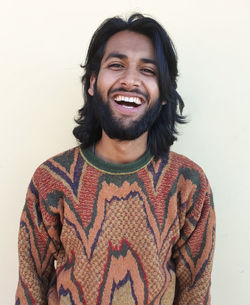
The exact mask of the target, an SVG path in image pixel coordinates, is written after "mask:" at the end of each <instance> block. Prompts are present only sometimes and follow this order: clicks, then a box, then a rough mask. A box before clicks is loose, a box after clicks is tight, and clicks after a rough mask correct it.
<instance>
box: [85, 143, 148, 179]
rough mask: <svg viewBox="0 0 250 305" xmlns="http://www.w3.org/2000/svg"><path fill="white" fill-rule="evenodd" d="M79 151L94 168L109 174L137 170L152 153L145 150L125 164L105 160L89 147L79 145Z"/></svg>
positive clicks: (146, 162) (146, 161)
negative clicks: (137, 157) (135, 158)
mask: <svg viewBox="0 0 250 305" xmlns="http://www.w3.org/2000/svg"><path fill="white" fill-rule="evenodd" d="M80 152H81V155H82V157H83V158H84V159H85V161H86V162H87V163H88V164H90V165H91V166H93V167H94V168H96V169H98V170H101V171H103V172H106V173H110V174H118V175H119V174H120V175H122V174H129V173H133V172H136V171H138V170H139V169H141V168H142V167H144V166H145V165H147V164H148V163H149V162H150V161H151V160H152V158H153V157H152V155H151V153H150V151H149V150H147V151H146V152H145V153H144V154H143V155H142V156H141V157H140V158H139V159H137V160H136V161H134V162H131V163H126V164H117V163H111V162H106V161H104V160H103V159H101V158H99V157H98V156H96V155H95V154H94V153H93V151H92V149H91V147H88V148H83V147H82V146H80Z"/></svg>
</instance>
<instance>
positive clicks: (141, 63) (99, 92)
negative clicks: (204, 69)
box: [88, 31, 161, 139]
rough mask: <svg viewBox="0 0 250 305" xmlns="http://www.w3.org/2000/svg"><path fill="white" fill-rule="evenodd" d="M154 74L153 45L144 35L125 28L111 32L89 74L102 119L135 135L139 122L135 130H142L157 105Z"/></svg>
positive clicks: (156, 80) (154, 114) (155, 75)
mask: <svg viewBox="0 0 250 305" xmlns="http://www.w3.org/2000/svg"><path fill="white" fill-rule="evenodd" d="M157 74H158V71H157V66H156V63H155V54H154V48H153V45H152V42H151V40H150V39H149V38H148V37H146V36H144V35H142V34H139V33H134V32H129V31H121V32H118V33H116V34H114V35H113V36H112V37H111V38H110V39H109V40H108V42H107V44H106V48H105V52H104V56H103V59H102V61H101V65H100V70H99V74H98V77H97V78H96V77H95V76H94V75H93V76H92V77H91V80H90V88H89V90H88V92H89V94H90V95H92V96H94V98H95V100H97V101H99V102H100V103H104V105H103V106H102V105H99V106H100V107H101V108H99V106H97V107H98V112H99V113H100V112H101V116H103V112H104V113H105V115H106V118H104V117H103V118H102V120H105V119H106V120H108V121H109V119H112V124H115V125H116V126H113V127H116V128H115V129H117V128H118V127H119V128H122V129H123V131H124V132H125V131H129V129H132V130H131V132H132V133H133V132H134V133H135V136H136V137H138V131H137V129H138V127H139V125H138V124H139V123H143V128H140V129H141V130H140V132H139V133H140V134H141V133H143V132H145V131H146V130H147V129H148V127H150V126H146V125H152V123H153V122H152V116H154V120H155V116H156V115H158V113H159V111H160V108H161V103H160V102H159V87H158V77H157ZM107 115H108V117H107ZM110 116H111V117H110ZM109 123H110V122H109ZM101 125H102V124H101ZM102 127H103V126H102ZM140 127H141V124H140ZM103 129H104V130H105V128H103ZM105 131H106V130H105ZM131 132H130V136H129V137H127V138H129V139H131V138H132V135H131ZM106 133H107V132H106ZM111 137H113V138H114V137H117V136H114V135H113V136H111Z"/></svg>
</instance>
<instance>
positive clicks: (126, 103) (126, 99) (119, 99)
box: [114, 95, 142, 108]
mask: <svg viewBox="0 0 250 305" xmlns="http://www.w3.org/2000/svg"><path fill="white" fill-rule="evenodd" d="M114 101H115V102H116V103H117V104H119V105H121V106H123V107H125V108H134V107H138V106H140V105H142V100H141V98H139V97H137V96H123V95H116V96H115V97H114Z"/></svg>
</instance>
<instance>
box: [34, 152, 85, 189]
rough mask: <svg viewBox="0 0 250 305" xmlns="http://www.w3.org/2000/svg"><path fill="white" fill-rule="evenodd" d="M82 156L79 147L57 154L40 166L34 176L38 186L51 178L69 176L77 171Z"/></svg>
mask: <svg viewBox="0 0 250 305" xmlns="http://www.w3.org/2000/svg"><path fill="white" fill-rule="evenodd" d="M79 158H81V156H80V148H79V146H77V147H73V148H71V149H68V150H66V151H64V152H61V153H59V154H56V155H54V156H52V157H51V158H49V159H47V160H46V161H44V162H43V163H42V164H40V165H39V166H38V167H37V168H36V170H35V172H34V175H33V180H34V182H36V184H39V182H43V183H44V182H46V181H47V180H48V179H49V178H50V177H56V176H57V177H58V176H62V177H63V176H69V175H70V173H72V172H74V171H75V167H76V165H77V163H78V160H79Z"/></svg>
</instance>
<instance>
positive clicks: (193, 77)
mask: <svg viewBox="0 0 250 305" xmlns="http://www.w3.org/2000/svg"><path fill="white" fill-rule="evenodd" d="M134 11H140V12H142V13H146V14H150V15H152V16H153V17H154V18H156V19H157V20H158V21H159V22H161V23H162V25H163V26H164V27H165V28H166V29H167V31H168V32H169V34H170V36H171V37H172V39H173V41H174V43H175V46H176V49H177V52H178V55H179V74H180V77H179V82H178V84H179V86H178V91H179V93H180V94H181V95H182V97H183V99H184V101H185V103H186V108H185V114H187V115H188V116H189V120H190V123H189V124H188V125H186V126H184V127H182V128H181V136H180V137H179V141H178V143H177V144H175V145H174V147H173V150H175V151H177V152H179V153H182V154H185V155H186V156H188V157H189V158H191V159H193V160H194V161H195V162H197V163H198V164H199V165H201V166H202V167H203V169H204V170H205V172H206V174H207V176H208V178H209V180H210V183H211V185H212V188H213V192H214V198H215V204H216V213H217V241H216V242H217V243H216V253H215V261H214V270H213V282H212V304H214V305H224V304H227V305H241V304H242V305H243V304H244V305H245V304H249V300H250V289H249V284H250V283H249V275H250V260H249V258H250V246H249V244H250V238H249V236H250V221H249V216H250V202H249V190H250V188H249V170H250V164H249V163H250V162H249V153H250V152H249V150H250V149H249V148H250V145H249V136H250V128H249V114H250V107H249V104H250V102H249V97H250V89H249V87H250V86H249V85H250V59H249V58H250V55H249V54H250V33H249V32H250V30H249V29H250V18H249V17H250V16H249V15H250V2H249V1H248V0H245V1H244V0H237V1H231V0H217V1H215V0H210V1H208V0H207V1H202V0H199V1H198V0H197V1H196V0H189V1H188V0H179V1H173V0H171V1H168V0H164V1H156V0H154V1H152V0H150V1H148V0H143V1H131V0H127V1H119V0H116V1H115V0H109V1H102V2H100V3H99V2H97V1H84V0H81V1H80V0H72V1H66V0H60V1H59V0H53V1H52V0H43V1H36V0H22V1H18V0H12V1H11V0H9V1H5V3H4V4H1V7H0V44H1V46H0V52H1V54H0V55H1V56H0V87H1V90H0V103H1V108H0V109H1V111H0V124H1V125H0V128H1V138H0V143H1V149H0V153H1V156H0V188H1V189H0V194H1V213H0V234H1V236H0V241H1V250H0V264H1V265H0V280H1V281H0V287H1V294H0V304H3V305H5V304H13V303H14V295H15V290H16V286H17V278H18V267H17V266H18V265H17V233H18V227H19V218H20V214H21V210H22V208H23V204H24V199H25V193H26V189H27V186H28V184H29V181H30V178H31V176H32V174H33V172H34V170H35V168H36V167H37V166H38V165H39V164H40V163H41V162H43V161H45V160H46V159H47V158H49V157H51V156H53V155H55V154H57V153H59V152H62V151H64V150H66V149H68V148H70V147H73V146H75V145H76V141H75V139H74V137H73V136H72V129H73V127H74V121H73V118H74V117H75V115H76V113H77V110H78V109H79V108H80V107H81V105H82V103H83V100H82V95H81V83H80V77H81V73H82V71H81V69H80V68H79V65H80V64H81V63H82V62H83V61H84V58H85V55H86V50H87V46H88V44H89V41H90V38H91V36H92V34H93V32H94V30H95V29H96V28H97V26H98V25H99V24H100V23H101V22H102V21H103V20H104V19H105V18H107V17H112V16H114V15H123V16H124V15H125V16H128V15H129V14H130V13H132V12H134Z"/></svg>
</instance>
